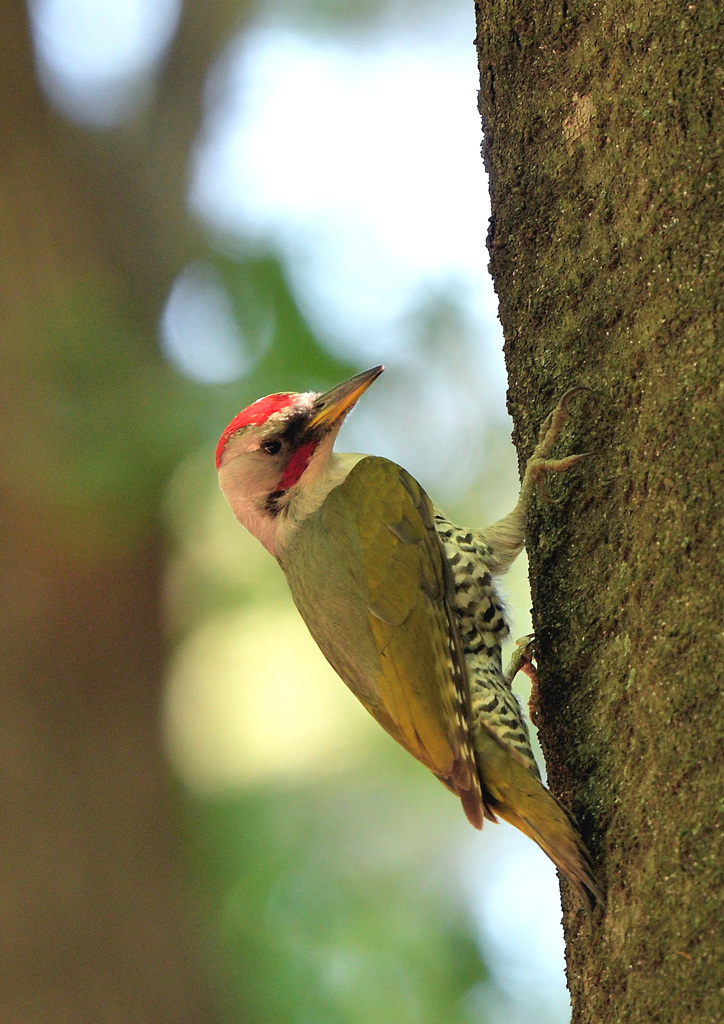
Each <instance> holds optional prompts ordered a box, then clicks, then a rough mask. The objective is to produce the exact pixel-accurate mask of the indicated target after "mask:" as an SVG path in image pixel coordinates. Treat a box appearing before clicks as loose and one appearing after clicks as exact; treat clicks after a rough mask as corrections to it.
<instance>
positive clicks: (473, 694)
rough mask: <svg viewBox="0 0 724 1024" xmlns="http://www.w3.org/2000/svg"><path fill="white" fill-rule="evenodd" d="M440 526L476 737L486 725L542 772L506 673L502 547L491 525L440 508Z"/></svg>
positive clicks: (438, 519) (438, 528)
mask: <svg viewBox="0 0 724 1024" xmlns="http://www.w3.org/2000/svg"><path fill="white" fill-rule="evenodd" d="M435 527H436V529H437V531H438V535H439V537H440V540H441V541H442V545H443V548H444V550H445V554H446V556H447V560H448V564H449V566H450V569H451V571H452V575H453V581H454V585H455V598H454V602H453V609H454V612H455V615H456V618H457V625H458V630H459V632H460V639H461V641H462V646H463V652H464V656H465V664H466V667H467V674H468V684H469V687H470V714H471V722H472V729H473V741H474V739H475V733H476V731H477V730H479V729H480V728H481V726H486V727H487V728H488V729H490V730H491V731H492V732H493V733H494V734H495V735H496V736H497V737H498V739H500V740H502V742H503V743H505V744H506V746H508V747H510V748H512V749H513V750H514V751H515V752H516V754H518V755H519V756H520V757H521V758H522V759H523V760H524V762H525V764H526V766H527V767H528V768H529V769H530V770H531V772H533V774H534V775H535V776H536V778H540V773H539V771H538V766H537V765H536V762H535V758H534V757H533V753H532V750H531V746H530V737H529V735H528V727H527V725H526V722H525V719H524V717H523V712H522V710H521V707H520V704H519V703H518V700H517V698H516V696H515V694H514V693H513V691H512V690H511V688H510V685H509V683H508V682H507V680H506V679H505V676H504V674H503V666H502V654H501V647H502V644H503V641H504V640H505V639H506V638H507V636H508V635H509V632H510V630H509V628H508V623H507V621H506V617H505V608H504V606H503V602H502V601H501V599H500V596H499V595H498V593H497V591H496V589H495V584H494V581H493V575H492V573H491V571H490V568H489V567H490V565H491V564H495V563H496V561H497V559H496V553H495V551H494V549H493V548H492V546H491V545H490V543H488V541H487V540H486V537H485V530H465V529H463V528H461V527H458V526H455V525H454V524H453V523H451V522H450V521H449V520H448V519H446V518H445V516H443V515H442V513H440V512H436V513H435Z"/></svg>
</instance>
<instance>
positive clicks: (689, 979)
mask: <svg viewBox="0 0 724 1024" xmlns="http://www.w3.org/2000/svg"><path fill="white" fill-rule="evenodd" d="M722 20H723V17H722V7H721V5H720V4H717V3H715V2H714V0H696V2H692V3H688V4H683V5H682V4H674V3H672V2H671V0H651V2H649V3H646V4H642V3H631V2H628V3H627V2H625V0H611V2H604V3H596V4H594V3H585V2H581V3H565V2H560V3H550V2H548V0H522V2H521V0H515V2H512V0H478V2H477V27H478V36H477V46H478V53H479V64H480V76H481V94H480V101H481V111H482V114H483V120H484V129H485V146H484V155H485V160H486V164H487V167H488V170H489V172H490V182H491V193H492V210H493V216H492V220H491V227H490V235H489V240H488V241H489V248H490V253H491V268H492V273H493V277H494V281H495V285H496V289H497V292H498V295H499V297H500V316H501V320H502V323H503V327H504V330H505V336H506V356H507V361H508V369H509V374H510V407H511V411H512V413H513V416H514V420H515V429H516V441H517V442H518V445H519V451H520V456H521V462H523V461H524V459H525V456H526V455H527V454H529V453H530V450H531V449H532V447H533V443H534V439H535V434H536V430H537V426H538V424H539V422H540V420H541V419H542V418H543V416H544V414H545V413H546V412H547V411H548V410H549V409H550V408H551V407H552V406H553V405H554V404H555V401H556V399H557V398H558V397H560V395H561V394H563V392H565V391H566V390H567V389H568V388H570V387H572V386H574V385H578V384H582V385H586V386H588V387H589V388H591V389H592V391H591V393H590V395H588V396H586V397H581V398H579V399H577V403H578V404H577V406H576V407H575V408H574V410H573V412H572V415H571V426H570V433H569V436H568V438H567V439H566V440H564V442H563V443H562V444H561V446H560V451H561V452H564V451H565V450H566V445H567V446H568V450H576V451H588V452H591V453H592V457H591V458H590V459H588V460H586V461H585V462H584V463H582V464H581V465H580V466H578V467H577V468H576V469H573V470H571V471H570V472H569V473H568V474H567V475H566V476H565V478H564V479H562V480H559V481H556V488H555V496H556V497H559V498H560V501H559V502H558V503H556V504H545V503H544V502H542V501H541V502H539V503H538V506H537V511H536V514H535V515H534V516H533V521H532V523H531V524H530V535H529V555H530V565H531V584H532V591H533V603H534V625H535V629H536V637H537V651H538V657H539V664H540V677H541V684H540V690H541V692H540V698H539V704H540V715H541V730H540V732H541V741H542V744H543V749H544V752H545V755H546V760H547V763H548V768H549V780H550V784H551V786H552V788H553V790H554V791H555V792H556V793H557V794H558V795H559V796H561V797H562V799H563V800H564V802H565V803H566V804H567V805H568V806H570V807H571V808H572V809H573V811H574V813H575V814H576V816H577V818H578V820H579V822H580V824H581V827H582V831H583V834H584V836H585V838H586V840H587V842H588V843H589V844H590V848H591V850H592V853H593V855H594V859H595V861H596V862H597V865H598V870H599V873H600V878H601V881H602V883H603V885H604V886H605V889H606V891H607V899H606V905H605V907H604V908H602V909H601V910H599V911H597V913H596V915H595V918H594V921H593V924H592V926H591V927H589V926H588V925H587V924H586V922H585V920H584V919H583V917H582V915H581V914H580V912H579V911H578V909H577V907H576V905H575V901H574V900H573V899H571V897H570V895H569V894H564V907H565V910H566V915H565V931H566V939H567V960H568V982H569V987H570V989H571V996H572V1002H573V1020H574V1022H584V1021H585V1022H592V1024H593V1022H596V1024H605V1022H612V1021H622V1022H623V1021H625V1022H626V1024H637V1022H641V1024H651V1022H653V1021H662V1022H663V1021H677V1022H689V1021H691V1022H696V1024H705V1022H709V1021H711V1022H712V1024H713V1022H715V1021H720V1020H721V1019H722V1018H724V998H723V996H722V988H721V979H722V973H721V972H722V962H723V953H724V944H723V941H722V934H723V932H722V920H723V919H724V907H723V905H722V892H723V887H724V879H723V877H722V871H723V866H724V857H723V856H722V838H723V836H722V799H721V780H722V769H721V766H722V758H723V757H724V743H723V742H722V741H723V736H722V722H724V707H723V706H722V703H723V702H722V692H721V689H720V685H719V681H718V676H719V675H720V671H721V670H720V666H721V654H722V652H721V641H722V636H721V596H720V586H721V581H722V579H723V578H724V573H723V572H722V549H721V536H720V531H721V523H722V494H724V480H722V476H723V474H722V464H723V461H724V439H723V438H722V430H721V422H722V415H723V413H722V410H723V405H722V383H721V382H722V370H723V369H724V360H723V358H722V347H721V341H718V340H717V335H720V334H721V318H720V314H719V307H720V303H721V294H722V257H721V248H722V246H721V236H722V205H721V180H720V178H719V176H718V175H719V168H721V166H722V152H721V150H722V138H723V137H724V125H722V123H721V121H722V117H721V111H722V107H721V96H720V93H719V88H720V85H721V82H720V80H719V79H718V77H717V76H720V75H721V65H720V58H721V39H722V29H723V28H724V26H723V25H722Z"/></svg>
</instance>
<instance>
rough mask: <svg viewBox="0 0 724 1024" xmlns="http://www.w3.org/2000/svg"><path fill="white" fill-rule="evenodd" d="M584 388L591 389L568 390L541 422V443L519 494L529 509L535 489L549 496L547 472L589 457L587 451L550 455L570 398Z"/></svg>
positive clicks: (528, 468) (531, 460) (562, 424)
mask: <svg viewBox="0 0 724 1024" xmlns="http://www.w3.org/2000/svg"><path fill="white" fill-rule="evenodd" d="M584 391H588V388H583V387H578V388H571V389H570V391H566V393H565V395H564V396H563V398H561V400H560V402H559V403H558V405H557V406H556V407H555V409H554V410H553V411H552V412H550V413H548V415H547V416H546V418H545V419H544V420H543V423H542V424H541V428H540V431H539V433H538V444H537V445H536V446H535V449H534V450H533V454H532V455H531V456H530V458H529V459H528V461H527V463H526V466H525V473H524V474H523V483H522V484H521V488H520V497H519V498H518V504H519V505H520V504H521V502H522V503H524V505H525V511H526V512H527V510H528V507H529V506H530V503H531V501H532V499H533V493H534V491H535V490H538V493H539V494H541V495H542V496H543V497H544V498H546V499H547V494H546V492H545V477H546V475H547V474H548V473H561V472H563V471H564V470H566V469H570V468H571V466H575V464H576V463H577V462H580V461H581V459H585V458H586V455H587V453H586V454H583V455H568V456H567V457H566V458H565V459H549V458H548V455H549V454H550V451H551V449H552V448H553V445H554V444H555V443H556V441H557V440H558V438H559V436H560V433H561V430H562V429H563V426H564V424H565V422H566V420H567V419H568V406H569V405H570V402H571V399H572V398H575V397H576V395H580V394H581V393H582V392H584Z"/></svg>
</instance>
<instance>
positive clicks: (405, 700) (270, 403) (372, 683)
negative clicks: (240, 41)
mask: <svg viewBox="0 0 724 1024" xmlns="http://www.w3.org/2000/svg"><path fill="white" fill-rule="evenodd" d="M382 370H383V367H382V366H376V367H374V368H373V369H371V370H367V371H365V372H364V373H360V374H357V376H355V377H352V378H351V379H350V380H348V381H345V382H344V383H343V384H340V385H338V386H337V387H335V388H332V389H331V390H330V391H327V392H325V393H324V394H316V393H315V392H305V393H303V394H294V393H284V394H277V395H269V396H268V397H266V398H260V399H259V400H258V401H256V402H254V403H253V404H252V405H250V406H249V407H248V408H246V409H244V410H243V412H240V413H239V415H238V416H236V417H235V418H234V419H233V420H232V421H231V423H230V424H229V426H228V427H227V428H226V430H225V431H224V432H223V434H222V435H221V438H220V439H219V443H218V446H217V449H216V465H217V468H218V471H219V482H220V484H221V489H222V491H223V492H224V495H225V496H226V499H227V501H228V502H229V504H230V506H231V508H232V510H233V512H234V515H235V516H236V518H237V519H238V520H239V522H240V523H242V525H244V526H245V527H246V528H247V530H249V531H250V532H251V533H252V534H253V535H254V536H255V537H256V538H258V540H260V541H261V543H262V544H263V545H264V547H265V548H266V549H267V550H268V551H269V552H270V554H272V555H273V556H274V557H275V558H276V559H277V561H278V562H279V564H280V565H281V567H282V569H283V570H284V573H285V575H286V578H287V581H288V583H289V587H290V589H291V592H292V597H293V598H294V602H295V604H296V606H297V608H298V609H299V612H300V613H301V615H302V618H303V619H304V621H305V622H306V624H307V626H308V628H309V630H310V632H311V634H312V636H313V637H314V639H315V640H316V642H317V644H318V645H319V647H320V648H321V650H322V653H323V654H324V656H325V657H326V658H327V660H328V661H329V662H330V664H331V665H332V667H333V668H334V669H335V671H336V672H337V673H338V675H339V676H340V677H341V678H342V680H343V681H344V682H345V683H346V684H347V686H349V688H350V689H351V690H352V692H353V693H354V694H355V696H356V697H358V698H359V700H360V701H361V702H362V704H364V706H365V707H366V708H367V710H368V711H369V712H370V714H371V715H372V716H373V717H374V718H375V719H376V720H377V721H378V722H379V723H380V725H381V726H382V727H383V728H384V729H386V730H387V732H388V733H389V734H390V735H391V736H392V737H393V738H394V739H396V740H397V742H398V743H400V744H401V745H402V746H403V747H405V749H406V750H408V751H409V752H410V753H411V754H412V755H413V756H414V757H416V758H417V759H418V761H421V762H422V763H423V764H424V765H426V766H427V767H428V768H429V769H430V770H431V771H432V772H433V773H434V774H435V775H436V776H437V777H438V778H439V779H440V781H441V782H443V783H444V784H445V785H446V786H447V787H448V789H450V790H452V792H453V793H455V794H456V795H457V796H458V797H459V798H460V800H461V801H462V805H463V808H464V809H465V813H466V815H467V816H468V819H469V820H470V822H471V823H472V824H473V825H474V826H475V827H476V828H482V825H483V819H484V818H488V819H490V820H491V821H496V820H497V817H498V816H500V817H501V818H503V819H505V820H506V821H508V822H510V823H511V824H512V825H515V826H516V827H517V828H519V829H520V830H521V831H522V832H524V833H525V834H526V835H527V836H529V837H530V838H531V839H533V840H534V841H535V842H536V843H538V845H539V846H540V847H541V848H542V849H543V850H544V852H545V853H546V854H547V855H548V856H549V857H550V858H551V860H552V861H553V862H554V864H556V866H557V867H558V868H559V870H560V871H561V872H562V873H563V874H564V875H565V876H566V878H567V879H568V880H569V882H570V883H571V884H572V885H573V886H574V887H575V888H576V890H577V891H578V893H579V894H580V896H581V899H582V901H583V903H584V905H585V906H586V908H587V909H588V910H590V908H591V907H592V906H593V903H594V902H595V900H596V899H600V893H599V890H598V887H597V885H596V882H595V879H594V876H593V871H592V868H591V865H590V860H589V857H588V853H587V851H586V848H585V846H584V844H583V842H582V840H581V838H580V836H579V834H578V832H577V830H576V828H575V826H574V825H573V823H572V822H571V819H570V818H569V816H568V814H567V813H566V811H565V810H564V809H563V807H562V806H561V805H560V804H559V803H558V802H557V800H555V799H554V797H553V796H552V795H551V793H550V792H549V791H548V790H547V789H546V788H545V787H544V786H543V784H542V783H541V781H540V775H539V772H538V768H537V766H536V763H535V760H534V758H533V754H532V752H531V747H530V740H529V736H528V730H527V727H526V724H525V721H524V719H523V716H522V714H521V710H520V707H519V705H518V702H517V699H516V697H515V696H514V694H513V692H512V690H511V681H512V677H513V675H515V671H516V670H517V668H518V667H520V663H521V659H520V658H519V659H518V661H517V663H516V665H515V666H513V667H512V668H511V669H509V670H508V671H507V672H504V671H503V668H502V662H501V643H502V641H503V640H504V639H505V637H506V636H507V635H508V626H507V623H506V620H505V614H504V609H503V604H502V601H501V599H500V597H499V596H498V593H497V591H496V589H495V585H494V577H496V576H498V575H500V574H501V573H503V572H505V570H506V569H508V567H509V566H510V565H511V563H512V562H513V560H514V559H515V558H516V557H517V555H518V554H520V552H521V550H522V549H523V543H524V532H525V521H526V512H527V509H528V507H529V505H530V502H531V499H532V497H533V494H534V491H535V489H536V486H537V483H538V482H539V481H540V480H541V479H542V478H543V477H544V475H545V474H546V473H548V472H555V471H560V470H564V469H567V468H568V467H569V466H571V465H572V464H573V463H574V462H576V461H577V460H578V458H580V457H581V456H570V457H569V458H567V459H559V460H552V459H549V458H548V457H547V456H548V454H549V451H550V449H551V448H552V446H553V444H554V442H555V440H556V438H557V436H558V433H559V432H560V429H561V426H562V424H563V422H564V420H565V417H566V405H567V402H568V399H569V397H570V395H571V394H573V393H574V392H569V394H568V395H567V396H565V397H564V399H562V401H561V402H560V404H559V405H558V407H557V408H556V409H555V410H554V412H553V413H551V415H550V416H549V417H548V419H547V420H546V422H545V423H544V424H543V426H542V428H541V436H540V441H539V444H538V446H537V448H536V450H535V452H534V453H533V455H532V457H531V458H530V460H529V461H528V464H527V467H526V471H525V475H524V478H523V483H522V487H521V492H520V497H519V499H518V503H517V505H516V506H515V508H514V509H513V511H512V512H511V513H510V514H509V515H507V516H505V517H504V518H503V519H501V520H500V521H499V522H497V523H494V524H493V525H492V526H489V527H487V529H483V530H467V529H462V528H460V527H458V526H454V525H453V524H452V523H451V522H450V521H449V520H448V519H446V518H445V516H444V515H443V514H442V513H441V512H439V511H438V510H437V509H436V508H435V507H434V506H433V504H432V502H431V501H430V499H429V498H428V496H427V494H426V493H425V492H424V491H423V489H422V488H421V487H420V485H419V484H418V483H417V481H416V480H414V479H413V477H411V476H410V474H409V473H407V472H405V470H404V469H402V468H401V467H400V466H397V465H395V464H394V463H393V462H389V461H388V460H387V459H383V458H377V457H374V456H369V455H351V454H340V453H337V452H334V451H333V450H332V449H333V445H334V442H335V438H336V437H337V434H338V432H339V429H340V427H341V425H342V423H343V421H344V418H345V416H346V415H347V413H348V412H349V410H350V409H351V408H352V406H353V405H354V404H355V402H356V401H357V399H358V398H359V397H360V395H361V394H362V393H363V392H364V391H365V390H366V389H367V388H368V387H369V386H370V384H372V382H373V381H374V380H375V379H376V378H377V377H378V376H379V375H380V374H381V373H382ZM527 661H528V663H529V661H530V659H529V658H528V659H527Z"/></svg>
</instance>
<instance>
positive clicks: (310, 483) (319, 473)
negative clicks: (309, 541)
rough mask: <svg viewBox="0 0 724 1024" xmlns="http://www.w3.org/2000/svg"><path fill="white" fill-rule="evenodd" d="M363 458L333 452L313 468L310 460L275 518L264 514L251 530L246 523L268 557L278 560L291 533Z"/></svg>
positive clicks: (248, 525)
mask: <svg viewBox="0 0 724 1024" xmlns="http://www.w3.org/2000/svg"><path fill="white" fill-rule="evenodd" d="M364 457H365V456H364V455H357V454H353V453H351V452H333V453H332V455H331V456H330V458H329V459H328V460H327V461H326V462H325V464H324V465H315V463H314V460H312V462H311V463H310V464H309V466H308V467H307V469H306V470H305V472H304V473H303V474H302V477H301V478H300V480H299V483H298V484H296V485H295V486H294V487H292V488H290V490H289V491H288V493H287V495H286V496H285V499H284V500H282V502H281V503H280V509H279V512H278V514H277V515H270V514H268V513H267V514H265V515H264V516H263V517H259V518H260V520H261V521H258V522H256V523H254V525H253V526H252V525H250V524H249V523H248V522H247V523H245V524H244V525H245V526H247V529H249V530H250V531H251V532H252V533H253V534H254V535H255V536H256V537H257V539H258V540H260V541H261V543H262V544H263V545H264V547H265V548H266V549H267V551H269V553H270V554H272V555H274V557H275V558H280V557H281V555H282V554H283V552H284V549H285V547H286V545H287V544H288V543H289V540H290V538H291V537H292V535H293V534H294V532H295V531H296V530H297V529H299V527H300V526H301V525H302V523H303V522H304V521H305V519H308V518H309V516H311V515H313V514H314V513H315V512H317V510H318V509H319V508H321V506H322V505H323V504H324V502H325V500H326V498H327V495H328V494H329V492H330V491H332V490H334V488H335V487H338V486H339V485H340V484H341V483H342V482H343V481H344V480H346V478H347V475H348V473H349V472H350V471H351V470H352V469H353V468H354V466H356V465H357V463H358V462H359V461H360V459H363V458H364Z"/></svg>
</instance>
